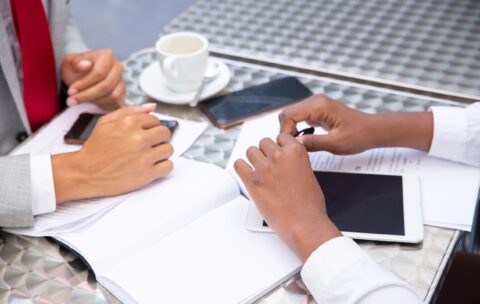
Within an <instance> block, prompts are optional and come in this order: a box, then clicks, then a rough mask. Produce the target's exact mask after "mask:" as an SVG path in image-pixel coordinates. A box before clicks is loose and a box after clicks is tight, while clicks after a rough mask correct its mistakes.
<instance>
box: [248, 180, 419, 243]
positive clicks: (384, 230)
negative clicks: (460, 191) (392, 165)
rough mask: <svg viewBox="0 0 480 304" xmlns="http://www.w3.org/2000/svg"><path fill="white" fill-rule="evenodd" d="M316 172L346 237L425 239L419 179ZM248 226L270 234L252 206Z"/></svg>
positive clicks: (253, 229) (381, 239)
mask: <svg viewBox="0 0 480 304" xmlns="http://www.w3.org/2000/svg"><path fill="white" fill-rule="evenodd" d="M314 173H315V177H316V178H317V180H318V182H319V183H320V185H321V186H322V190H323V193H324V195H325V200H326V205H327V213H328V215H329V217H330V218H331V219H332V221H333V222H334V223H335V224H336V225H337V227H338V228H339V229H340V230H341V231H342V233H343V234H344V235H345V236H349V237H351V238H353V239H357V240H371V241H387V242H402V243H420V242H421V241H422V240H423V229H424V228H423V218H422V206H421V195H420V181H419V179H418V178H417V177H416V176H411V175H386V174H366V173H348V172H326V171H314ZM298 195H299V196H301V193H299V194H298ZM246 226H247V229H249V230H251V231H258V232H271V230H270V228H269V227H268V224H267V223H266V222H265V221H264V220H263V218H262V216H261V215H260V213H259V212H258V210H257V208H256V206H255V205H254V204H253V203H250V208H249V211H248V215H247V223H246Z"/></svg>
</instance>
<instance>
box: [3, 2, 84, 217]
mask: <svg viewBox="0 0 480 304" xmlns="http://www.w3.org/2000/svg"><path fill="white" fill-rule="evenodd" d="M0 1H8V0H0ZM68 2H69V1H68V0H47V1H44V3H45V4H46V8H47V11H48V12H47V15H48V19H49V20H48V22H49V26H50V34H51V36H52V41H53V47H54V52H55V62H56V68H57V75H60V74H59V73H60V68H61V63H62V60H63V56H64V54H65V53H69V52H81V51H84V50H86V49H87V47H86V46H85V43H84V42H83V40H82V38H81V36H80V33H79V31H78V29H77V28H76V26H75V24H74V23H73V20H72V18H71V15H70V8H69V4H68ZM5 25H6V22H5V20H3V18H2V14H0V68H1V69H0V227H20V226H30V225H32V224H33V215H32V197H31V185H30V157H29V156H28V155H20V156H5V155H7V154H8V153H9V152H10V151H11V150H12V149H13V148H15V146H17V145H18V144H19V142H20V141H21V137H25V135H29V134H31V129H30V125H29V123H28V119H27V115H26V112H25V108H24V103H23V98H22V88H21V85H20V81H19V78H18V75H17V70H16V66H15V62H14V57H13V54H12V48H11V45H10V40H9V37H8V34H7V32H6V29H5ZM57 79H58V80H59V82H60V76H58V77H57ZM59 87H60V86H59Z"/></svg>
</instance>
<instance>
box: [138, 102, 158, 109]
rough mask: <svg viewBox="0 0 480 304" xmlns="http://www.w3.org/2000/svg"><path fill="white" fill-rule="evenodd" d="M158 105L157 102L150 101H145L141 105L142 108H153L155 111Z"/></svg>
mask: <svg viewBox="0 0 480 304" xmlns="http://www.w3.org/2000/svg"><path fill="white" fill-rule="evenodd" d="M156 106H157V104H156V103H153V102H149V103H144V104H142V105H141V106H140V107H141V108H142V109H151V110H152V111H153V110H154V109H155V107H156Z"/></svg>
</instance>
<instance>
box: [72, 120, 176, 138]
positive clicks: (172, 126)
mask: <svg viewBox="0 0 480 304" xmlns="http://www.w3.org/2000/svg"><path fill="white" fill-rule="evenodd" d="M102 115H103V114H93V113H82V114H80V115H79V116H78V119H77V120H76V121H75V123H74V124H73V126H72V127H71V128H70V130H69V131H68V132H67V134H65V137H64V140H65V143H67V144H71V145H82V144H83V143H84V142H86V141H87V139H88V138H89V137H90V134H91V133H92V131H93V129H94V128H95V125H96V124H97V121H98V120H99V119H100V117H102ZM160 124H161V125H163V126H165V127H167V128H168V129H169V130H170V133H172V135H173V133H174V132H175V130H176V129H177V127H178V121H176V120H163V119H160Z"/></svg>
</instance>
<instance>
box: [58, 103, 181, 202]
mask: <svg viewBox="0 0 480 304" xmlns="http://www.w3.org/2000/svg"><path fill="white" fill-rule="evenodd" d="M154 109H155V104H145V105H142V106H134V107H125V108H122V109H120V110H117V111H115V112H112V113H110V114H107V115H105V116H103V117H102V118H100V119H99V120H98V122H97V125H96V126H95V129H94V130H93V132H92V135H91V136H90V138H89V139H88V140H87V141H86V142H85V144H84V145H83V147H82V149H81V150H80V151H78V152H72V153H64V154H58V155H54V156H52V167H53V176H54V183H55V193H56V199H57V203H62V202H66V201H71V200H78V199H85V198H93V197H105V196H113V195H118V194H123V193H127V192H130V191H133V190H136V189H139V188H142V187H144V186H145V185H147V184H149V183H151V182H153V181H155V180H157V179H159V178H162V177H164V176H166V175H168V174H169V173H170V172H171V171H172V169H173V164H172V162H171V161H170V160H168V158H169V157H170V156H171V155H172V154H173V147H172V145H171V144H170V143H169V140H170V136H171V134H170V131H169V130H168V128H166V127H164V126H161V125H160V121H159V120H158V118H156V117H155V116H153V115H150V114H149V113H150V112H152V111H154Z"/></svg>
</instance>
